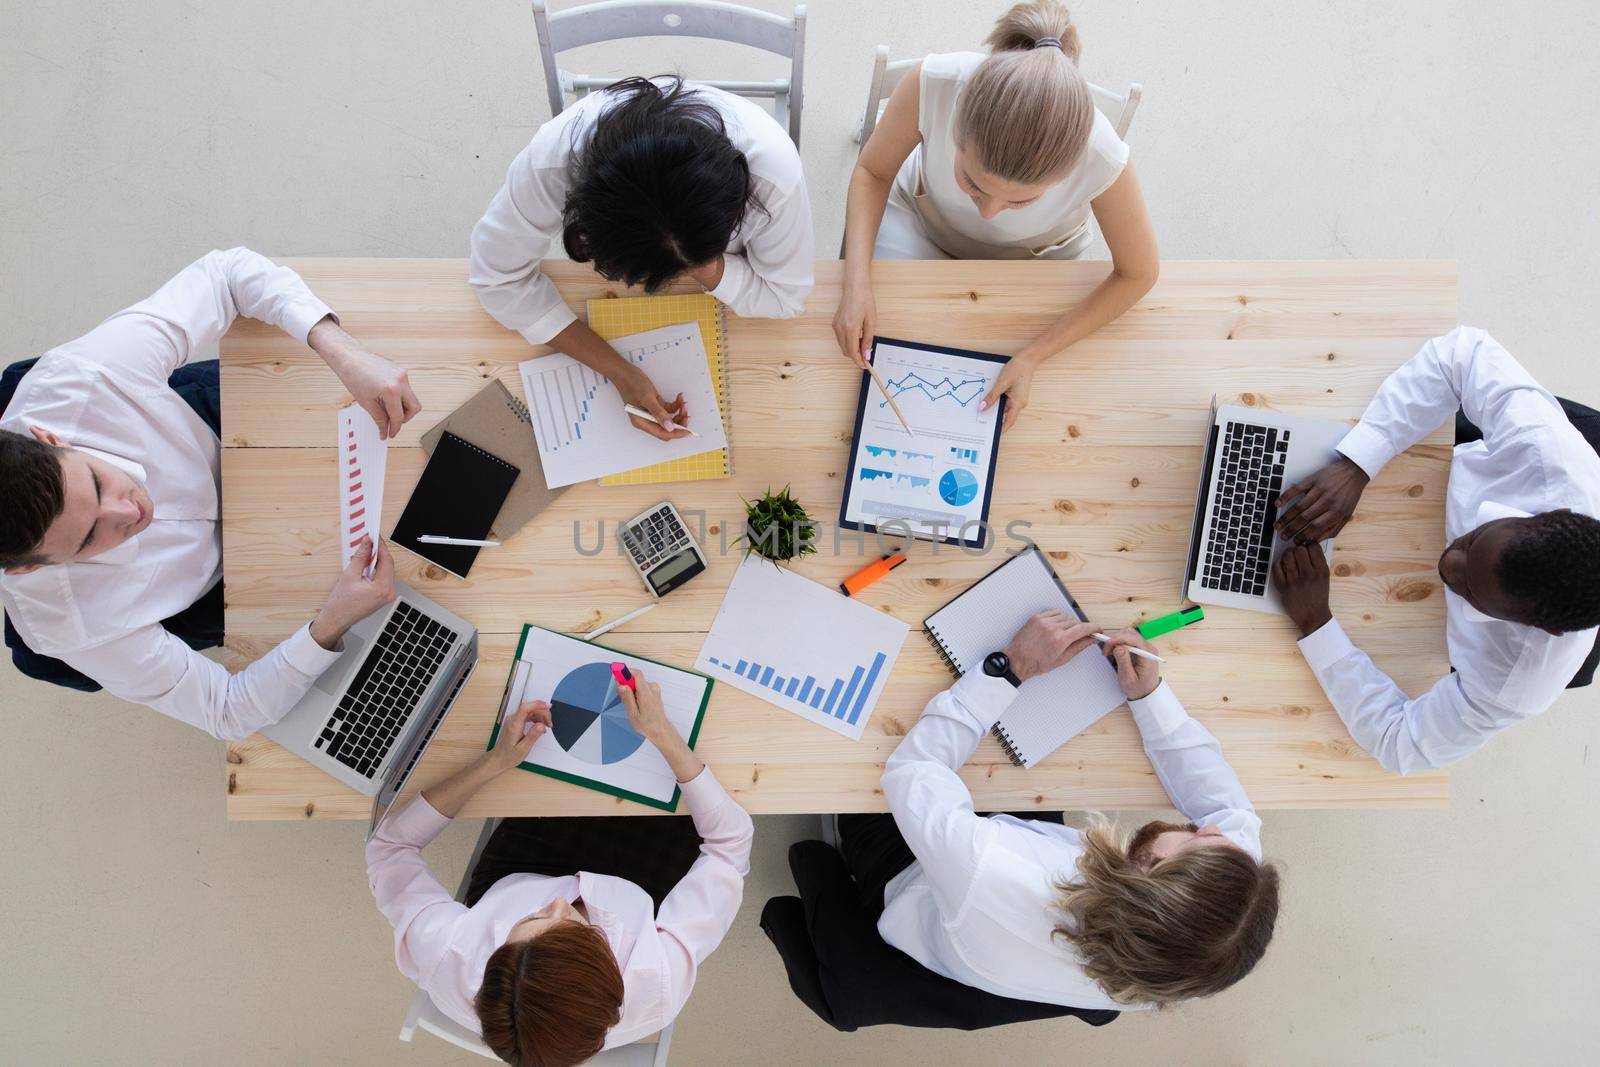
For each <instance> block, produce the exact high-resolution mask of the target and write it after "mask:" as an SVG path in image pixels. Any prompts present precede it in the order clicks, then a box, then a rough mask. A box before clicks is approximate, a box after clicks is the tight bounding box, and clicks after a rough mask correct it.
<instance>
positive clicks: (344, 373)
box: [306, 317, 422, 440]
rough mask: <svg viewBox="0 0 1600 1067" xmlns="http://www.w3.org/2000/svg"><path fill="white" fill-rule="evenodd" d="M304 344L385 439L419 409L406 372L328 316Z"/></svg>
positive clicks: (312, 330) (318, 324)
mask: <svg viewBox="0 0 1600 1067" xmlns="http://www.w3.org/2000/svg"><path fill="white" fill-rule="evenodd" d="M306 344H308V345H310V346H311V348H312V349H313V350H315V351H316V353H317V355H319V356H321V357H322V358H323V360H324V362H326V363H327V364H328V367H329V369H331V370H332V371H333V373H334V374H336V375H338V377H339V381H340V382H342V383H343V384H344V387H345V388H346V389H347V390H349V391H350V397H351V399H352V400H354V401H355V402H356V403H357V404H360V405H361V407H362V408H363V409H364V410H365V411H366V413H367V414H368V415H371V416H372V421H373V422H375V423H377V424H378V434H379V436H381V437H383V438H384V439H385V440H387V439H388V438H391V437H394V436H395V435H396V434H398V433H399V432H400V427H402V426H404V425H405V424H406V423H407V422H409V421H411V417H412V416H413V415H415V414H416V413H417V412H419V411H421V410H422V405H421V404H420V403H419V402H418V401H417V394H416V393H414V392H412V391H411V380H410V379H409V378H408V377H407V376H406V372H405V371H404V370H402V369H401V368H400V367H398V366H397V365H395V364H394V363H391V362H390V361H389V360H387V359H384V358H383V357H382V356H379V355H376V354H374V353H372V352H369V351H367V349H366V347H365V346H364V345H362V343H361V342H360V341H357V340H356V339H355V338H354V337H351V336H350V335H349V334H348V333H346V332H345V331H344V328H343V327H341V326H340V325H339V324H338V323H336V322H334V321H333V319H332V318H331V317H330V318H325V319H323V320H322V321H321V322H319V323H317V324H316V325H315V326H313V327H311V332H310V333H309V334H308V335H307V336H306Z"/></svg>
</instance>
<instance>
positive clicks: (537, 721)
mask: <svg viewBox="0 0 1600 1067" xmlns="http://www.w3.org/2000/svg"><path fill="white" fill-rule="evenodd" d="M550 726H551V719H550V705H549V704H547V703H546V702H545V701H543V700H530V701H528V702H526V703H525V704H523V705H522V706H521V707H519V708H518V709H517V710H516V711H513V712H512V713H511V714H510V715H509V716H508V717H507V718H506V721H505V722H503V723H501V724H500V736H498V737H496V738H495V741H494V748H492V749H490V750H489V753H488V755H487V756H486V757H485V758H486V759H488V760H489V763H490V765H491V768H492V769H493V771H494V772H495V773H496V774H499V773H501V772H503V771H509V770H510V769H511V768H513V767H515V766H516V765H517V764H519V763H521V762H522V761H523V760H525V759H527V758H528V752H529V751H530V750H531V749H532V748H533V745H534V742H535V741H538V740H539V738H541V737H543V736H544V735H545V732H546V731H547V730H549V729H550Z"/></svg>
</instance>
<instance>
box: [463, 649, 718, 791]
mask: <svg viewBox="0 0 1600 1067" xmlns="http://www.w3.org/2000/svg"><path fill="white" fill-rule="evenodd" d="M529 630H543V631H544V632H545V633H547V634H555V635H556V636H558V637H565V638H567V639H568V640H572V641H580V642H582V643H583V644H586V645H589V646H590V647H591V648H603V649H605V650H606V651H607V652H615V653H616V654H617V655H619V656H628V657H631V658H633V659H642V660H644V661H645V662H646V663H654V664H656V665H657V666H659V667H670V668H671V669H672V670H675V671H683V673H684V674H692V675H694V676H695V677H696V678H704V679H705V683H706V691H705V695H704V696H702V697H701V698H700V710H699V711H697V712H695V716H694V728H693V729H691V730H690V731H689V738H688V744H689V747H690V748H691V749H692V748H694V746H695V742H696V741H698V740H700V727H701V725H702V724H703V723H704V722H705V721H706V708H707V707H709V706H710V704H711V690H712V688H713V687H714V686H716V684H717V683H716V679H714V678H708V677H706V675H703V674H701V673H700V672H698V671H685V670H683V668H682V667H676V666H673V665H672V664H671V663H663V662H662V661H661V660H658V659H651V658H650V657H649V656H641V655H639V654H638V653H637V652H625V651H623V650H622V649H620V648H612V647H611V646H610V645H599V644H594V643H593V642H590V641H584V640H583V638H581V637H573V636H572V635H571V634H564V633H562V632H561V631H560V630H552V629H550V628H549V627H545V626H535V625H534V624H533V623H531V622H525V623H523V624H522V635H521V636H520V637H518V638H517V651H516V652H515V653H514V654H513V655H512V657H511V669H510V670H509V671H508V672H507V673H506V684H505V686H504V687H503V688H502V689H501V690H500V706H501V707H502V708H503V707H505V703H506V695H507V694H508V693H510V692H511V682H512V680H513V679H514V678H516V676H517V664H518V663H519V662H521V660H522V649H523V646H524V645H526V644H527V642H528V631H529ZM499 736H500V716H498V715H496V716H495V719H494V729H493V730H491V731H489V744H488V746H487V748H486V749H485V751H487V750H488V749H492V748H494V742H495V738H497V737H499ZM517 766H518V767H520V768H521V769H522V770H525V771H532V772H533V773H534V774H542V775H544V776H545V777H546V778H554V779H556V780H557V781H560V782H567V783H569V784H571V785H580V786H583V787H584V788H585V789H592V790H594V791H595V792H596V793H608V794H610V795H611V796H614V797H621V798H622V799H623V800H631V801H633V802H634V803H635V804H643V805H644V806H645V807H647V808H655V809H656V810H658V811H666V812H673V811H677V810H678V798H679V797H681V796H682V795H683V787H682V786H681V785H677V784H674V785H673V787H672V799H671V800H657V799H655V798H654V797H647V796H645V795H644V794H642V793H635V792H633V791H631V790H628V789H622V788H619V787H617V786H614V785H608V784H606V783H605V782H600V781H596V780H595V779H593V778H585V777H583V776H582V775H579V774H568V773H567V772H566V771H558V770H556V769H554V768H553V767H540V766H539V765H537V764H534V763H527V762H523V763H519V764H517Z"/></svg>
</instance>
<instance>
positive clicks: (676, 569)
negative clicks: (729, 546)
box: [618, 500, 706, 597]
mask: <svg viewBox="0 0 1600 1067" xmlns="http://www.w3.org/2000/svg"><path fill="white" fill-rule="evenodd" d="M618 535H619V536H620V537H621V539H622V547H623V548H625V549H627V550H628V558H629V559H630V560H632V561H633V569H634V570H636V571H638V572H639V577H640V578H642V579H643V580H644V584H645V588H647V589H649V590H650V595H651V596H655V597H663V596H666V595H667V594H668V593H670V592H672V591H673V590H674V589H676V588H678V586H680V585H682V584H683V583H684V582H687V581H688V580H689V579H690V578H693V577H694V576H695V575H697V574H699V573H700V572H701V571H703V570H705V569H706V557H705V556H704V555H702V554H701V552H700V546H699V545H697V544H695V540H694V535H693V534H691V533H690V532H689V527H688V526H687V525H686V524H685V523H684V521H683V516H681V515H679V514H678V509H677V508H675V507H673V506H672V505H671V504H670V503H669V502H667V501H665V500H663V501H662V502H661V503H659V504H657V505H656V506H655V507H653V508H650V509H649V510H648V511H645V512H643V513H641V514H638V515H635V516H634V517H633V518H631V519H629V520H628V521H627V522H625V523H623V524H622V528H621V530H620V531H618Z"/></svg>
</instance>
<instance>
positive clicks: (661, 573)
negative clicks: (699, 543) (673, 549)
mask: <svg viewBox="0 0 1600 1067" xmlns="http://www.w3.org/2000/svg"><path fill="white" fill-rule="evenodd" d="M699 567H700V561H699V560H698V559H696V558H695V555H694V553H693V552H680V553H678V554H677V555H676V556H672V557H671V558H669V559H664V560H662V561H661V562H660V563H658V564H656V565H655V567H654V568H653V569H652V570H651V571H650V584H651V585H653V586H655V587H656V588H657V589H660V588H661V587H663V586H667V585H671V584H672V580H673V579H674V578H676V577H678V575H680V574H682V573H683V572H684V571H686V570H689V569H690V568H694V569H696V570H698V569H699Z"/></svg>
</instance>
